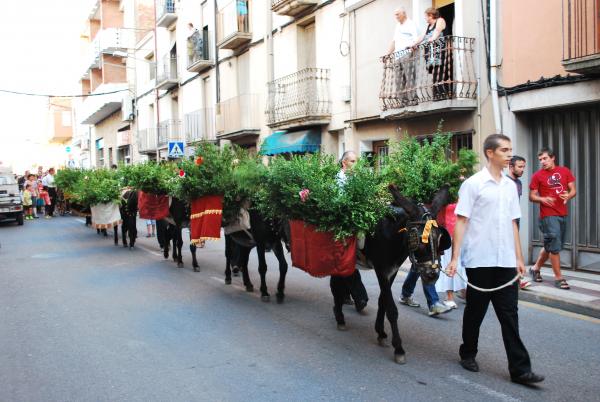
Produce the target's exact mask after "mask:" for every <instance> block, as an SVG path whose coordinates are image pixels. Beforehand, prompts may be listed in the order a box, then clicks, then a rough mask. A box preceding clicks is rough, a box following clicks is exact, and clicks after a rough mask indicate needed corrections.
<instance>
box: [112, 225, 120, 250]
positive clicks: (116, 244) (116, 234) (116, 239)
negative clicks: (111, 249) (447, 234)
mask: <svg viewBox="0 0 600 402" xmlns="http://www.w3.org/2000/svg"><path fill="white" fill-rule="evenodd" d="M113 233H114V238H115V246H118V245H119V225H115V226H113Z"/></svg>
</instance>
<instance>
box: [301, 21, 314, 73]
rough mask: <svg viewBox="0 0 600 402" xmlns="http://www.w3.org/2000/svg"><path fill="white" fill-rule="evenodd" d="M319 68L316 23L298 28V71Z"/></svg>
mask: <svg viewBox="0 0 600 402" xmlns="http://www.w3.org/2000/svg"><path fill="white" fill-rule="evenodd" d="M316 66H317V53H316V37H315V23H314V22H312V23H310V24H308V25H305V26H299V27H298V70H302V69H304V68H309V67H316Z"/></svg>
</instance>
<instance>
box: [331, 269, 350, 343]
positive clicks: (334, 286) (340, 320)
mask: <svg viewBox="0 0 600 402" xmlns="http://www.w3.org/2000/svg"><path fill="white" fill-rule="evenodd" d="M329 287H330V288H331V294H332V295H333V315H334V316H335V321H336V322H337V329H339V330H340V331H345V330H346V320H345V318H344V312H343V311H342V307H343V306H344V298H345V296H346V283H345V282H344V278H342V277H340V276H334V275H331V278H330V279H329Z"/></svg>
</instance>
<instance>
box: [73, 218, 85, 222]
mask: <svg viewBox="0 0 600 402" xmlns="http://www.w3.org/2000/svg"><path fill="white" fill-rule="evenodd" d="M75 220H76V221H77V222H81V223H85V219H79V218H76V219H75Z"/></svg>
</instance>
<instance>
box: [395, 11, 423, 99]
mask: <svg viewBox="0 0 600 402" xmlns="http://www.w3.org/2000/svg"><path fill="white" fill-rule="evenodd" d="M394 17H395V18H396V21H397V24H396V28H395V29H394V38H393V40H392V43H391V44H390V47H389V50H388V54H389V55H392V54H393V57H394V74H395V76H396V95H397V97H398V98H401V99H403V101H404V102H407V103H414V102H415V100H416V96H415V95H416V94H415V93H414V90H413V88H414V86H415V80H416V76H415V73H416V69H415V68H414V67H413V68H411V66H410V65H411V64H412V63H414V62H415V53H414V52H413V51H412V46H413V44H414V43H415V41H416V40H417V26H416V25H415V23H414V22H413V21H412V20H411V19H410V18H408V16H407V15H406V10H405V9H404V7H399V8H397V9H396V11H394Z"/></svg>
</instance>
